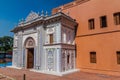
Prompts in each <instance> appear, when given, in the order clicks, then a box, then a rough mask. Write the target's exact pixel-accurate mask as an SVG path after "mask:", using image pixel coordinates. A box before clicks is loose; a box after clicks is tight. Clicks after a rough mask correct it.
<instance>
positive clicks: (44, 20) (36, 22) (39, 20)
mask: <svg viewBox="0 0 120 80" xmlns="http://www.w3.org/2000/svg"><path fill="white" fill-rule="evenodd" d="M64 18H65V19H67V20H69V21H71V22H73V23H75V24H76V25H77V23H76V22H75V20H74V19H72V18H71V17H69V16H67V15H65V14H64V13H62V12H59V13H56V14H54V15H51V16H48V17H43V18H41V17H40V18H37V19H35V20H34V21H33V20H32V22H29V23H28V22H27V23H22V25H18V27H15V28H14V29H13V30H12V31H11V32H18V31H20V30H25V29H28V28H31V27H36V26H38V25H47V24H50V23H54V22H56V21H60V22H61V20H63V19H64Z"/></svg>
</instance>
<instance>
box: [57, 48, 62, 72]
mask: <svg viewBox="0 0 120 80" xmlns="http://www.w3.org/2000/svg"><path fill="white" fill-rule="evenodd" d="M56 59H57V60H56V61H57V64H56V65H57V72H61V49H60V48H57V56H56Z"/></svg>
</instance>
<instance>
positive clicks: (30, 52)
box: [27, 48, 34, 68]
mask: <svg viewBox="0 0 120 80" xmlns="http://www.w3.org/2000/svg"><path fill="white" fill-rule="evenodd" d="M33 65H34V49H33V48H31V49H28V57H27V68H33Z"/></svg>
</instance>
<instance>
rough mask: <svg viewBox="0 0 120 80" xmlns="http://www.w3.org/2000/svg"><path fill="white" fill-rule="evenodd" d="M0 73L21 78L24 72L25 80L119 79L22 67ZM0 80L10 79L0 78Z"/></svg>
mask: <svg viewBox="0 0 120 80" xmlns="http://www.w3.org/2000/svg"><path fill="white" fill-rule="evenodd" d="M0 74H2V75H6V76H9V77H12V78H14V80H23V74H26V80H120V77H119V76H110V75H102V74H95V73H87V72H82V71H80V72H76V73H72V74H68V75H65V76H62V77H59V76H53V75H47V74H42V73H37V72H32V71H29V70H24V69H20V70H19V69H12V68H0ZM0 80H10V79H7V78H0Z"/></svg>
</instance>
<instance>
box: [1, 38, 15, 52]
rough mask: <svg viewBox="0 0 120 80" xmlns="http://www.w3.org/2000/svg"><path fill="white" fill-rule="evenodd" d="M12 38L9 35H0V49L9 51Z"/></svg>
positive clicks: (11, 45)
mask: <svg viewBox="0 0 120 80" xmlns="http://www.w3.org/2000/svg"><path fill="white" fill-rule="evenodd" d="M12 47H13V38H12V37H10V36H4V37H0V51H4V52H9V51H12Z"/></svg>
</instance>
